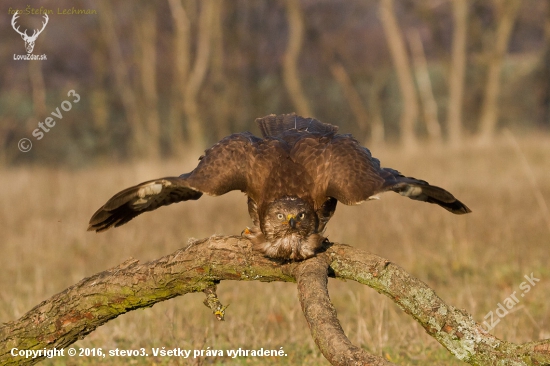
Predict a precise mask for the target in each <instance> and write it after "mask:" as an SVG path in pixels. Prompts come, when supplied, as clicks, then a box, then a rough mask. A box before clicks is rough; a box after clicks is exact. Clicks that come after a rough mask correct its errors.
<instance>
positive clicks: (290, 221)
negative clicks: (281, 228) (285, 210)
mask: <svg viewBox="0 0 550 366" xmlns="http://www.w3.org/2000/svg"><path fill="white" fill-rule="evenodd" d="M287 219H288V224H289V225H290V227H291V228H293V229H296V223H297V221H296V216H294V215H288V216H287Z"/></svg>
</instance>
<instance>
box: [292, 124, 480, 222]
mask: <svg viewBox="0 0 550 366" xmlns="http://www.w3.org/2000/svg"><path fill="white" fill-rule="evenodd" d="M325 140H326V141H323V138H320V139H316V140H314V139H312V138H307V139H302V140H300V141H298V143H297V144H296V146H295V152H294V154H295V155H296V156H299V157H300V159H301V161H303V164H304V165H305V166H306V168H307V170H308V171H309V172H310V174H314V176H315V177H316V187H320V188H321V189H320V191H318V192H317V193H316V195H317V196H316V199H325V198H326V197H334V198H336V199H337V200H338V201H340V202H342V203H344V204H346V205H354V204H359V203H361V202H363V201H366V200H368V199H373V198H375V197H373V196H374V195H376V194H377V193H382V192H386V191H394V192H397V193H399V194H401V195H403V196H406V197H409V198H411V199H414V200H418V201H424V202H429V203H435V204H438V205H439V206H441V207H443V208H444V209H446V210H448V211H450V212H452V213H454V214H465V213H468V212H471V211H470V209H469V208H468V207H466V205H464V204H463V203H462V202H460V201H459V200H457V199H456V198H455V197H454V196H453V195H452V194H451V193H449V192H447V191H446V190H444V189H443V188H439V187H436V186H432V185H430V184H429V183H428V182H425V181H423V180H418V179H415V178H411V177H405V176H403V175H401V174H400V173H399V172H398V171H396V170H394V169H389V168H381V167H380V161H379V160H378V159H376V158H374V157H372V155H371V153H370V151H369V150H368V149H366V148H364V147H362V146H361V145H359V143H358V142H357V141H356V140H355V139H354V138H352V137H351V136H350V135H335V136H333V137H329V138H325Z"/></svg>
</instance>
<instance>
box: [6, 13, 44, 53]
mask: <svg viewBox="0 0 550 366" xmlns="http://www.w3.org/2000/svg"><path fill="white" fill-rule="evenodd" d="M17 18H19V13H18V12H15V14H13V17H12V18H11V26H12V27H13V29H14V30H15V31H16V32H17V33H19V35H21V38H23V41H25V50H26V51H27V54H26V55H15V54H14V55H13V59H14V60H45V59H46V55H33V54H32V51H33V50H34V43H35V42H36V38H38V36H39V35H40V33H42V31H43V30H44V28H46V25H47V24H48V20H49V17H48V14H44V21H43V22H42V29H40V30H38V29H34V31H33V33H32V35H30V36H29V35H28V34H27V31H28V29H25V31H24V32H21V31H20V30H19V27H20V26H19V25H16V21H17Z"/></svg>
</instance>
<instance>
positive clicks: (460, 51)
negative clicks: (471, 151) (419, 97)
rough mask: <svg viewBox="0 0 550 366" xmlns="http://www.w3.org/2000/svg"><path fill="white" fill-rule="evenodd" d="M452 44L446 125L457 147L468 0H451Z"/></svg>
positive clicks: (460, 139) (460, 129) (459, 135)
mask: <svg viewBox="0 0 550 366" xmlns="http://www.w3.org/2000/svg"><path fill="white" fill-rule="evenodd" d="M452 4H453V19H454V31H453V41H452V42H453V44H452V47H453V49H452V52H451V69H450V71H449V103H448V107H447V126H448V129H449V130H448V134H449V142H450V144H451V146H454V147H457V146H458V145H460V143H461V142H462V103H463V98H464V76H465V74H466V34H467V30H468V0H452Z"/></svg>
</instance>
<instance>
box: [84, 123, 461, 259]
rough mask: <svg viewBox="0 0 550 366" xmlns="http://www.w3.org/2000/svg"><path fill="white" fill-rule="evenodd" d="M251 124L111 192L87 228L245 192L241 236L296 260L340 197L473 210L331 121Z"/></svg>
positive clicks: (313, 246)
mask: <svg viewBox="0 0 550 366" xmlns="http://www.w3.org/2000/svg"><path fill="white" fill-rule="evenodd" d="M256 123H257V124H258V126H259V127H260V130H261V132H262V138H260V137H257V136H254V135H253V134H251V133H250V132H244V133H236V134H233V135H230V136H228V137H226V138H224V139H222V140H221V141H220V142H218V143H217V144H215V145H214V146H212V147H211V148H210V149H208V150H206V151H205V153H204V155H203V156H201V157H200V158H199V160H200V162H199V164H198V165H197V167H196V168H195V169H194V170H193V171H192V172H190V173H185V174H182V175H180V176H179V177H167V178H160V179H154V180H150V181H147V182H144V183H141V184H138V185H136V186H133V187H130V188H127V189H125V190H123V191H121V192H119V193H117V194H115V195H114V196H113V197H112V198H111V199H109V200H108V201H107V203H105V205H103V206H102V207H101V208H100V209H99V210H97V212H96V213H95V214H94V215H93V216H92V218H91V219H90V225H89V227H88V230H89V231H96V232H101V231H105V230H107V229H109V228H111V227H117V226H120V225H123V224H125V223H127V222H128V221H130V220H131V219H133V218H134V217H136V216H137V215H140V214H142V213H144V212H147V211H152V210H155V209H157V208H159V207H160V206H167V205H170V204H172V203H176V202H180V201H187V200H196V199H199V198H200V197H201V196H202V195H203V193H206V194H208V195H211V196H219V195H222V194H224V193H227V192H229V191H233V190H239V191H241V192H244V193H245V194H246V196H247V197H248V212H249V214H250V217H251V218H252V221H253V222H254V227H252V228H247V229H246V230H244V231H243V235H244V236H245V237H247V238H249V239H250V240H251V241H252V243H253V245H254V248H255V249H256V250H259V251H261V252H262V253H263V254H264V255H266V256H267V257H271V258H278V259H283V260H295V261H297V260H303V259H307V258H309V257H312V256H314V255H315V253H316V252H318V251H319V250H320V249H321V248H322V246H323V243H324V242H325V240H326V238H325V237H324V236H323V232H324V230H325V226H326V225H327V223H328V221H329V220H330V218H331V217H332V215H333V214H334V211H335V209H336V204H337V202H338V201H340V202H342V203H343V204H346V205H355V204H359V203H361V202H363V201H366V200H369V199H373V198H376V197H375V195H376V194H378V193H381V192H385V191H394V192H397V193H399V194H401V195H403V196H406V197H409V198H411V199H413V200H418V201H424V202H429V203H435V204H438V205H439V206H441V207H443V208H444V209H446V210H448V211H450V212H452V213H454V214H465V213H468V212H471V211H470V209H469V208H468V207H466V206H465V205H464V204H463V203H462V202H460V201H459V200H457V199H456V198H455V197H454V196H453V195H452V194H451V193H449V192H447V191H446V190H444V189H442V188H439V187H436V186H432V185H430V184H428V182H426V181H423V180H418V179H415V178H411V177H405V176H403V175H401V174H400V173H399V172H398V171H397V170H394V169H390V168H381V167H380V161H379V160H378V159H376V158H373V157H372V155H371V153H370V151H369V150H368V149H367V148H365V147H362V146H361V145H359V143H358V142H357V140H355V139H354V138H353V137H352V136H351V135H342V134H337V131H338V127H336V126H333V125H330V124H326V123H322V122H320V121H318V120H316V119H313V118H303V117H300V116H297V115H295V114H285V115H278V116H277V115H269V116H266V117H263V118H258V119H256Z"/></svg>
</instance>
